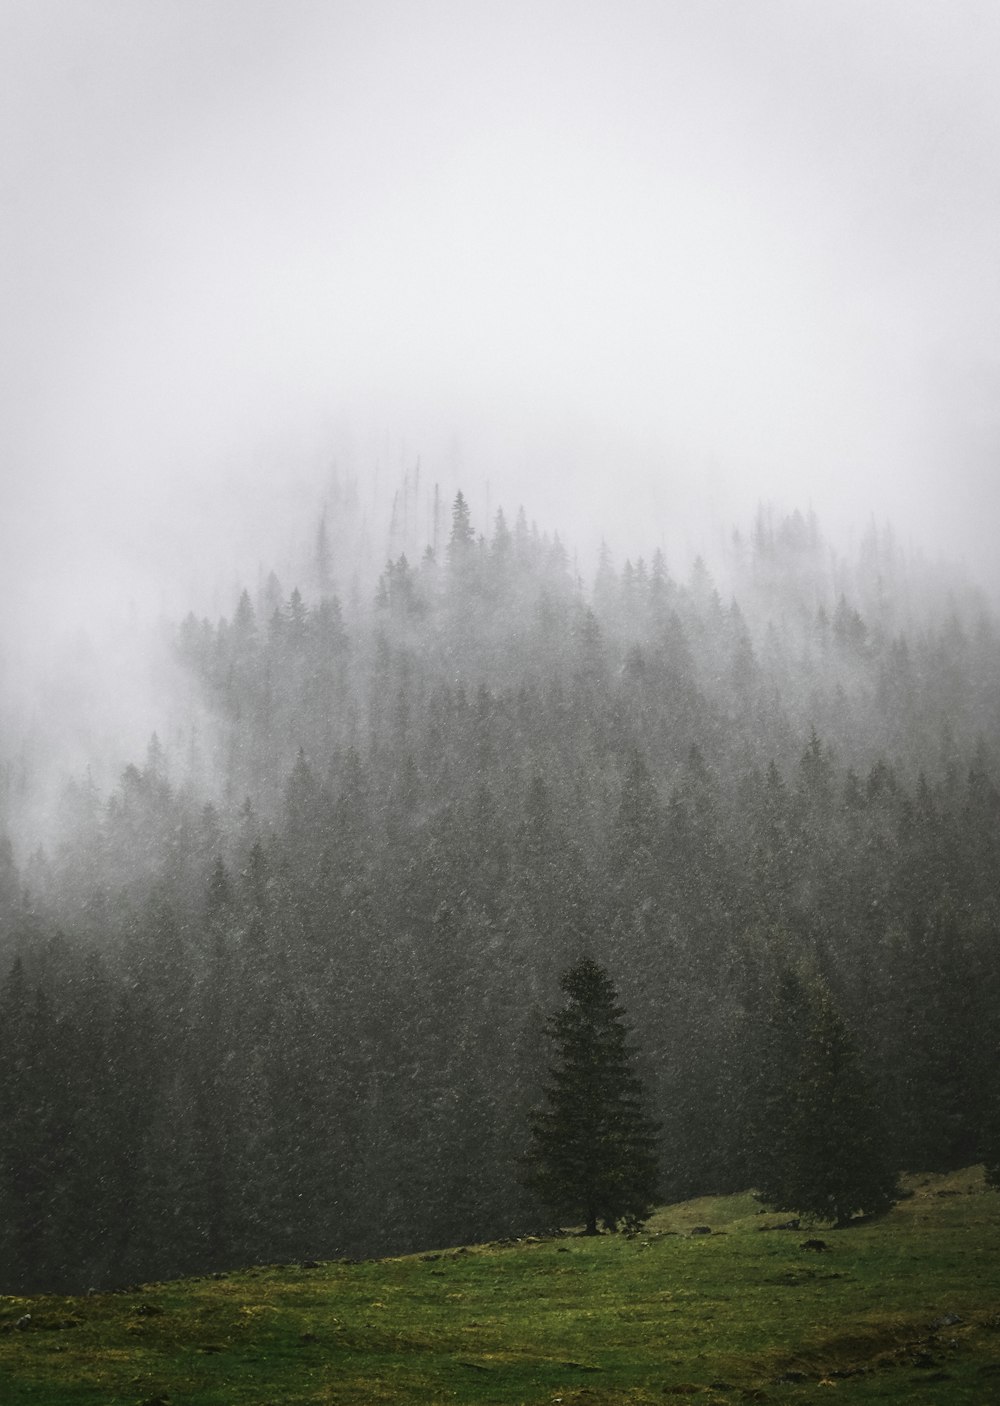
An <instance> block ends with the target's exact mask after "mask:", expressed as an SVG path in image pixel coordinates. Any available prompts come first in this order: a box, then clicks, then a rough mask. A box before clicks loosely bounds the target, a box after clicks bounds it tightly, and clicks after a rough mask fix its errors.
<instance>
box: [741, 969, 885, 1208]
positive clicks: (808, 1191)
mask: <svg viewBox="0 0 1000 1406" xmlns="http://www.w3.org/2000/svg"><path fill="white" fill-rule="evenodd" d="M762 1015H763V1019H762V1021H761V1022H760V1024H759V1025H758V1027H757V1029H756V1051H755V1055H756V1060H755V1063H754V1065H752V1067H751V1068H752V1092H751V1097H750V1116H751V1119H752V1124H751V1127H750V1129H749V1133H750V1138H751V1143H752V1153H751V1175H752V1177H753V1180H754V1184H755V1186H756V1187H757V1190H758V1193H759V1194H760V1196H761V1198H762V1199H763V1200H765V1201H766V1202H768V1203H769V1204H770V1205H772V1206H776V1207H779V1208H781V1209H783V1210H788V1211H797V1212H799V1213H800V1214H802V1215H806V1216H813V1217H817V1218H819V1219H823V1220H832V1221H834V1222H836V1223H837V1224H838V1225H843V1224H846V1223H847V1221H849V1220H850V1219H851V1217H852V1216H855V1215H873V1214H878V1213H880V1212H883V1211H886V1210H888V1209H889V1207H890V1206H891V1205H892V1204H893V1203H894V1201H895V1200H896V1197H897V1194H898V1190H897V1169H896V1166H895V1163H894V1161H893V1157H892V1149H891V1147H889V1146H887V1142H886V1127H885V1122H884V1120H883V1119H882V1118H881V1117H880V1116H879V1109H878V1105H877V1098H876V1092H875V1089H874V1086H873V1084H872V1082H871V1080H869V1079H868V1078H867V1077H866V1075H865V1073H864V1071H863V1068H862V1066H861V1061H860V1059H859V1057H858V1052H857V1049H856V1046H855V1044H854V1041H853V1040H852V1039H851V1037H850V1035H849V1033H848V1031H847V1028H846V1026H845V1025H844V1022H843V1020H842V1019H841V1017H840V1016H839V1015H838V1013H837V1011H836V1009H835V1007H834V1004H833V1001H832V999H831V996H830V993H829V991H828V990H827V988H826V987H825V985H824V984H823V983H822V982H821V981H820V980H819V979H818V978H815V977H808V976H806V975H804V974H803V973H802V972H800V971H798V970H795V969H792V968H787V967H786V968H784V969H782V970H780V971H779V973H778V975H777V977H776V979H775V984H774V989H773V991H772V993H771V995H770V1000H769V1001H768V1003H767V1005H766V1006H765V1009H764V1011H763V1012H762Z"/></svg>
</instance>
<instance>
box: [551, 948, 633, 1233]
mask: <svg viewBox="0 0 1000 1406" xmlns="http://www.w3.org/2000/svg"><path fill="white" fill-rule="evenodd" d="M560 985H561V987H562V989H563V991H564V992H565V993H566V996H567V1001H566V1005H565V1006H564V1007H563V1008H562V1009H561V1010H558V1011H556V1012H555V1013H554V1014H553V1015H552V1016H551V1017H550V1018H549V1022H548V1028H547V1033H548V1036H549V1039H550V1040H551V1042H552V1044H553V1046H554V1047H555V1055H556V1058H555V1062H554V1064H553V1065H552V1067H551V1069H550V1071H549V1073H550V1080H549V1083H548V1085H547V1086H546V1089H545V1103H544V1106H543V1107H541V1108H540V1109H538V1110H536V1111H535V1113H534V1114H533V1116H532V1121H531V1136H532V1143H533V1146H532V1151H531V1153H530V1157H529V1163H530V1168H529V1171H528V1175H527V1177H526V1183H527V1185H528V1186H529V1187H530V1188H531V1189H532V1190H533V1191H535V1192H536V1193H537V1195H538V1196H539V1197H540V1198H541V1200H542V1201H543V1202H544V1203H545V1205H546V1206H547V1207H548V1208H549V1209H550V1210H551V1211H552V1212H554V1213H555V1214H556V1215H558V1216H565V1217H567V1218H572V1219H574V1220H576V1219H580V1220H582V1221H583V1222H584V1224H585V1227H586V1233H587V1234H588V1235H596V1234H597V1233H598V1222H599V1221H602V1222H603V1223H604V1224H605V1225H606V1226H607V1227H608V1228H609V1229H614V1228H615V1227H616V1226H617V1224H618V1222H619V1221H623V1222H624V1223H625V1224H626V1225H627V1226H635V1225H639V1224H641V1223H642V1222H643V1221H644V1220H646V1219H647V1218H648V1216H649V1215H650V1212H651V1211H652V1203H653V1201H654V1200H655V1197H656V1194H657V1192H656V1181H657V1156H656V1134H657V1124H656V1123H654V1122H653V1121H652V1119H650V1118H649V1117H647V1115H646V1112H645V1091H644V1089H643V1086H642V1082H641V1080H640V1079H639V1077H638V1075H637V1074H636V1072H635V1068H634V1060H635V1051H634V1050H633V1048H632V1047H631V1046H630V1044H629V1040H628V1028H627V1026H626V1024H625V1021H624V1019H623V1017H624V1011H623V1009H622V1007H621V1006H620V1005H619V1004H618V997H617V992H616V991H615V988H614V985H613V984H612V982H611V979H610V977H609V976H608V974H607V972H606V971H605V970H604V969H603V968H602V967H600V966H598V965H597V963H596V962H594V961H593V960H592V959H591V958H589V957H585V958H583V960H582V961H580V962H578V963H577V964H576V965H575V966H573V967H571V968H570V969H569V970H568V971H567V972H565V973H564V974H563V976H562V978H561V981H560Z"/></svg>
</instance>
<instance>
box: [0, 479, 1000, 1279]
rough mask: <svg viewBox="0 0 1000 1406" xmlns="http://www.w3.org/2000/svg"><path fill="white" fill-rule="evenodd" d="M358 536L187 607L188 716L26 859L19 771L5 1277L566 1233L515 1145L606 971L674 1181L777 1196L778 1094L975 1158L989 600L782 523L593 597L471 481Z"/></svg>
mask: <svg viewBox="0 0 1000 1406" xmlns="http://www.w3.org/2000/svg"><path fill="white" fill-rule="evenodd" d="M411 526H412V525H411ZM436 535H437V534H435V536H436ZM339 550H340V544H338V540H337V538H336V535H335V534H333V533H331V532H329V531H328V529H327V524H326V521H325V519H324V521H323V522H322V523H321V524H320V526H319V530H318V532H317V533H316V536H315V540H314V548H313V550H312V551H311V554H310V555H309V557H308V560H304V562H303V566H302V575H301V579H300V581H299V582H297V583H296V582H285V583H282V582H280V581H279V580H278V579H277V578H276V577H275V576H274V575H273V574H272V575H271V576H270V577H268V578H265V579H262V580H261V581H260V582H259V583H258V584H257V585H256V586H249V587H248V588H247V589H245V590H243V591H242V592H237V593H235V597H234V599H233V600H232V604H231V608H230V611H229V613H228V615H227V616H226V618H222V619H217V620H208V619H198V618H196V617H195V616H193V615H191V616H189V617H188V618H187V619H185V620H183V621H182V622H180V623H179V624H178V625H177V626H176V628H175V630H174V633H173V642H172V648H173V650H174V652H175V656H176V659H177V660H178V661H179V664H180V666H181V668H182V669H183V672H184V675H185V677H186V679H187V680H188V682H189V685H190V689H191V693H192V696H193V697H195V698H196V699H197V703H198V709H199V714H198V716H199V719H200V725H199V728H198V729H197V730H194V729H188V730H187V731H184V728H183V727H181V726H179V727H178V729H177V730H176V731H175V732H170V731H167V732H165V733H164V734H163V736H159V735H158V736H155V737H154V738H153V739H152V740H151V741H150V744H149V748H148V752H147V754H146V755H145V756H144V757H140V758H136V759H135V760H134V762H133V763H132V764H129V765H128V766H126V767H125V769H124V771H123V772H122V774H121V776H120V779H119V781H118V784H117V785H116V786H115V787H114V789H113V790H112V791H111V792H110V793H109V794H105V793H103V792H101V791H99V790H98V789H97V787H96V786H95V785H94V784H93V783H91V782H90V781H89V779H88V777H87V776H86V775H83V776H75V777H73V778H68V779H67V781H66V785H65V787H64V789H63V795H62V801H61V804H60V809H59V815H58V816H57V817H56V820H55V822H54V824H53V828H52V834H51V836H50V837H49V838H48V839H47V841H46V843H45V845H44V847H43V848H35V847H34V846H33V845H32V846H30V847H28V848H27V850H26V841H30V836H23V835H22V834H20V833H19V831H18V828H17V827H18V818H17V817H18V808H17V804H16V802H17V793H18V786H19V785H24V784H28V783H26V782H24V779H23V778H21V779H20V780H19V779H18V777H17V775H16V768H15V767H14V766H13V765H8V766H7V768H6V772H5V778H6V790H5V808H6V814H7V818H8V828H9V830H10V835H9V838H8V839H7V840H6V841H5V843H4V848H3V851H2V853H0V1274H2V1277H3V1282H2V1283H0V1292H8V1293H9V1292H14V1291H27V1292H31V1291H37V1290H43V1289H61V1290H74V1289H81V1288H86V1287H88V1286H95V1287H98V1288H101V1287H114V1286H117V1285H121V1284H127V1283H130V1282H134V1281H137V1280H148V1279H152V1278H159V1277H166V1276H171V1275H176V1274H180V1273H182V1272H183V1273H188V1272H192V1273H193V1272H211V1271H217V1270H224V1269H226V1268H227V1267H231V1266H234V1265H239V1264H247V1263H252V1262H256V1261H289V1260H302V1259H307V1258H312V1257H323V1258H332V1257H334V1256H366V1255H370V1254H378V1253H386V1252H399V1251H404V1250H407V1249H416V1248H421V1247H427V1246H432V1245H440V1244H447V1243H458V1242H461V1241H463V1240H468V1239H473V1238H475V1239H484V1238H487V1237H493V1236H500V1235H505V1234H511V1233H517V1232H520V1231H524V1230H525V1229H529V1228H535V1227H538V1226H541V1225H544V1224H546V1223H547V1222H546V1221H545V1219H544V1217H545V1214H546V1213H545V1211H544V1210H543V1208H542V1207H541V1205H540V1203H539V1202H538V1201H536V1200H535V1199H534V1197H533V1194H532V1192H531V1190H530V1189H529V1187H528V1186H526V1184H525V1178H524V1176H523V1173H522V1164H523V1159H524V1157H525V1154H526V1151H527V1147H528V1142H529V1129H530V1123H531V1114H532V1109H533V1108H535V1107H537V1104H538V1101H539V1098H540V1096H541V1091H542V1089H543V1087H544V1085H545V1082H546V1079H547V1075H548V1071H547V1064H546V1061H547V1058H548V1051H547V1049H546V1041H545V1023H546V1017H547V1016H548V1014H549V1012H550V1011H551V1009H552V1007H553V1005H554V1004H555V1003H556V1002H557V1000H558V992H559V982H560V977H561V975H562V974H563V973H564V972H565V971H566V970H567V969H568V968H570V967H571V966H572V965H573V963H575V962H578V961H580V960H581V959H582V958H584V957H587V958H590V959H592V960H594V961H596V962H598V963H600V964H601V966H602V968H604V969H606V970H607V972H609V973H610V974H611V977H612V978H613V980H614V983H615V987H616V989H617V992H618V993H619V995H620V998H621V1002H622V1006H623V1008H624V1010H625V1011H626V1013H627V1018H628V1022H629V1026H630V1029H631V1031H632V1033H633V1035H634V1037H635V1042H636V1048H637V1050H638V1051H639V1052H640V1053H639V1055H638V1062H639V1074H640V1075H641V1078H642V1081H643V1085H644V1087H645V1088H646V1089H647V1090H648V1091H649V1102H650V1108H649V1113H650V1116H651V1119H653V1120H655V1122H656V1124H658V1125H659V1138H658V1143H657V1155H658V1159H659V1166H658V1187H659V1191H660V1194H661V1195H662V1196H663V1197H664V1198H679V1197H683V1196H687V1195H693V1194H698V1193H713V1192H722V1191H726V1190H730V1189H742V1188H745V1187H747V1186H757V1187H760V1188H763V1189H765V1190H766V1189H768V1188H774V1190H773V1199H776V1200H777V1199H780V1197H781V1194H782V1189H783V1186H784V1183H783V1182H782V1177H783V1176H786V1175H787V1167H788V1157H787V1156H785V1155H784V1153H782V1155H781V1156H780V1157H779V1156H778V1154H777V1151H776V1149H778V1150H780V1149H781V1148H782V1147H783V1146H784V1144H783V1142H782V1138H785V1139H786V1140H787V1136H788V1129H789V1126H790V1118H791V1114H790V1113H789V1105H788V1098H789V1090H790V1089H791V1088H792V1087H793V1085H794V1087H795V1090H796V1096H795V1097H796V1101H795V1114H794V1116H795V1118H796V1119H798V1120H799V1123H800V1124H801V1125H802V1126H803V1127H804V1128H806V1129H807V1130H808V1132H809V1135H810V1136H812V1135H813V1134H815V1139H814V1140H815V1141H816V1143H817V1146H819V1147H820V1148H821V1149H822V1148H825V1149H826V1152H824V1153H822V1155H829V1156H833V1155H834V1154H835V1151H836V1147H837V1144H838V1140H839V1129H838V1124H837V1122H836V1119H837V1117H841V1118H844V1119H849V1120H850V1125H851V1126H852V1127H853V1128H857V1127H859V1126H862V1125H863V1126H864V1127H866V1128H868V1129H870V1139H869V1140H870V1144H871V1146H872V1147H875V1146H877V1147H878V1148H879V1149H880V1155H881V1156H882V1160H883V1162H884V1163H885V1165H887V1166H888V1165H891V1167H892V1168H893V1169H894V1170H899V1169H903V1168H906V1169H910V1170H925V1169H926V1170H932V1169H933V1170H944V1169H948V1168H953V1167H956V1166H961V1165H964V1164H966V1163H969V1162H972V1161H975V1160H977V1159H979V1158H981V1157H983V1156H986V1157H987V1160H990V1158H991V1155H992V1153H991V1147H992V1144H991V1139H992V1140H993V1141H994V1142H995V1141H996V1129H997V1127H998V1126H1000V1120H998V1119H997V1116H996V1108H995V1100H996V1092H997V1075H996V1071H997V1051H998V1038H1000V1028H998V1023H1000V942H998V938H1000V931H998V925H1000V886H998V879H1000V863H998V860H1000V790H998V781H1000V771H998V765H1000V627H998V621H997V617H996V615H995V614H994V613H993V612H992V609H991V608H990V606H989V605H988V603H987V602H986V601H985V600H984V599H983V598H982V597H981V596H979V595H978V594H977V593H976V592H975V591H974V590H973V589H971V588H968V587H966V586H963V585H961V584H956V583H955V582H954V581H952V580H951V579H950V578H948V577H947V575H946V574H945V573H944V572H943V571H941V570H938V569H932V568H930V567H929V566H927V565H926V564H921V563H920V562H919V561H916V560H914V559H913V558H912V557H910V556H908V555H907V554H906V553H904V552H903V551H902V550H901V549H900V548H899V547H898V546H897V545H896V544H895V543H894V541H893V539H892V537H891V534H890V533H889V532H888V531H882V530H876V529H871V530H870V531H869V532H868V533H867V534H866V535H865V536H864V537H863V538H862V540H861V542H860V545H859V546H858V547H857V549H856V550H855V551H853V552H852V553H851V554H849V555H847V556H839V555H837V554H836V553H835V552H834V551H833V549H832V548H831V547H830V546H829V544H828V543H827V542H826V541H825V540H824V538H823V535H822V533H821V530H820V527H819V525H818V524H817V523H816V522H815V521H814V520H813V519H812V518H805V517H803V516H801V515H800V514H797V513H796V514H793V515H792V516H790V517H787V518H776V517H774V516H773V515H770V514H767V513H763V512H762V513H761V514H760V515H759V517H758V519H757V521H756V523H755V524H754V525H753V527H752V528H751V529H750V530H749V531H748V532H746V533H742V534H739V533H738V534H734V536H733V538H732V540H731V541H730V543H729V546H728V548H727V551H726V553H725V560H724V561H723V562H722V563H721V565H720V567H719V568H718V569H717V571H716V574H714V575H713V571H710V569H709V568H708V567H707V566H706V565H705V564H704V563H703V562H702V561H701V560H700V559H699V560H698V561H696V562H695V565H694V567H693V569H691V570H689V569H687V568H685V569H684V570H683V571H681V570H679V569H678V568H677V567H676V566H675V565H674V564H673V563H671V562H669V561H666V560H664V557H663V555H662V554H661V553H659V552H657V553H654V554H653V555H651V556H649V557H648V558H646V559H645V560H641V559H639V558H638V557H633V558H632V559H631V560H629V561H625V562H623V563H621V562H619V563H616V562H615V561H613V560H612V559H611V557H610V555H609V554H607V553H604V554H603V555H602V557H601V559H600V561H599V563H598V564H597V567H596V571H590V572H588V573H587V574H586V579H582V578H583V573H582V572H581V571H580V570H579V569H578V567H577V565H576V563H575V561H574V559H573V557H572V556H571V554H570V552H569V551H568V550H567V549H566V548H564V547H563V545H562V544H561V543H560V540H559V538H558V537H557V536H550V535H548V534H547V533H540V532H539V531H538V530H537V528H535V527H533V526H530V525H529V523H528V522H527V520H526V519H525V516H524V514H523V513H521V514H518V515H517V516H516V517H515V518H513V519H511V520H510V521H508V520H507V519H506V518H505V517H504V514H503V513H502V512H499V513H497V514H496V515H495V518H494V520H493V521H492V522H489V523H488V524H482V525H480V524H474V523H473V522H472V520H471V517H470V513H469V509H468V506H467V504H466V502H465V500H464V498H463V497H462V496H461V494H459V495H458V497H457V498H456V499H455V502H454V505H453V508H452V514H451V524H450V528H447V529H446V530H443V531H442V532H441V534H440V540H439V541H437V543H436V544H435V542H434V541H432V542H431V543H430V545H429V546H427V549H426V551H422V553H421V550H419V549H418V550H417V551H416V552H414V553H413V559H412V560H409V559H408V558H407V556H406V554H405V553H402V552H401V553H399V554H397V555H394V556H393V557H392V558H391V559H390V560H389V561H387V563H386V564H385V567H384V570H383V571H382V572H381V575H380V576H379V578H378V580H377V583H375V584H374V588H373V589H372V588H370V587H367V586H364V584H363V583H362V584H361V585H359V583H358V578H357V577H356V576H353V577H352V576H351V575H350V574H349V573H348V572H347V570H346V567H345V566H344V565H343V563H342V562H341V561H340V560H339V559H338V551H339ZM723 581H724V583H725V584H722V583H723ZM29 780H30V778H29ZM803 1051H805V1055H803ZM831 1052H832V1053H831ZM834 1056H836V1058H837V1059H838V1060H839V1061H840V1066H842V1067H844V1068H849V1069H850V1070H851V1071H852V1074H851V1078H852V1080H853V1082H851V1084H850V1088H849V1090H848V1094H849V1096H845V1097H843V1098H839V1097H838V1098H837V1099H832V1100H831V1098H829V1097H825V1096H824V1092H823V1091H824V1089H825V1088H827V1087H828V1086H829V1085H830V1080H831V1079H832V1078H833V1077H834V1074H833V1073H831V1068H830V1060H831V1059H833V1058H834ZM840 1066H838V1067H840ZM810 1071H811V1072H810ZM838 1110H839V1111H838ZM991 1129H992V1130H993V1131H992V1132H991V1131H990V1130H991ZM790 1155H791V1154H790V1153H789V1154H788V1156H790ZM886 1158H887V1159H888V1161H886ZM992 1160H993V1161H994V1162H996V1161H997V1160H1000V1159H998V1158H997V1157H996V1156H992ZM880 1174H881V1173H880ZM845 1204H846V1203H845ZM814 1209H816V1210H817V1211H818V1210H821V1209H822V1207H821V1206H819V1207H815V1208H814ZM833 1209H834V1210H836V1211H837V1213H838V1214H839V1212H840V1210H841V1209H843V1207H841V1206H840V1205H839V1204H838V1206H837V1207H834V1208H833ZM847 1209H848V1210H849V1209H850V1207H849V1205H848V1206H847ZM831 1216H832V1213H831Z"/></svg>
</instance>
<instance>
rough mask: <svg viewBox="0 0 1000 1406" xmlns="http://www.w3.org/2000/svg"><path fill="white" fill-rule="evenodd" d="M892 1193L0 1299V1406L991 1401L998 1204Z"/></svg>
mask: <svg viewBox="0 0 1000 1406" xmlns="http://www.w3.org/2000/svg"><path fill="white" fill-rule="evenodd" d="M906 1185H907V1189H908V1192H909V1193H910V1194H909V1195H908V1196H907V1198H906V1199H905V1200H903V1201H902V1202H900V1204H899V1205H898V1206H897V1207H896V1208H895V1209H894V1210H893V1211H892V1212H891V1213H890V1214H889V1215H887V1216H885V1217H884V1218H882V1219H880V1220H877V1221H872V1222H870V1223H867V1224H862V1225H857V1226H853V1227H851V1228H849V1229H847V1230H841V1231H835V1230H829V1229H826V1228H824V1227H822V1226H818V1227H817V1226H807V1225H803V1226H802V1227H800V1228H799V1229H798V1230H795V1229H778V1228H774V1227H777V1226H778V1225H779V1224H780V1223H782V1222H783V1221H785V1220H787V1217H783V1216H782V1215H780V1214H774V1213H770V1212H768V1213H761V1210H760V1207H759V1205H758V1204H757V1202H756V1201H754V1199H753V1198H752V1197H751V1196H750V1195H745V1196H733V1197H721V1198H718V1197H717V1198H703V1199H700V1200H696V1201H690V1202H685V1203H683V1204H681V1205H676V1206H669V1207H665V1208H664V1209H662V1210H661V1211H660V1212H659V1213H658V1214H657V1215H656V1216H655V1217H654V1219H653V1220H652V1221H651V1222H650V1223H649V1224H648V1225H647V1227H646V1228H645V1231H644V1233H642V1234H641V1235H639V1236H637V1237H635V1238H633V1239H628V1238H625V1237H623V1236H619V1235H615V1236H610V1235H605V1236H601V1237H600V1238H598V1239H587V1238H585V1237H582V1236H579V1235H565V1236H560V1237H556V1238H551V1239H540V1240H535V1239H526V1240H522V1241H519V1242H517V1243H513V1244H508V1243H503V1244H487V1245H470V1246H462V1247H458V1248H455V1249H450V1250H442V1251H440V1252H434V1253H426V1254H420V1255H408V1256H404V1257H400V1258H395V1259H384V1260H374V1261H367V1262H364V1263H353V1264H352V1263H344V1262H330V1263H321V1264H316V1265H310V1266H298V1265H284V1266H273V1267H266V1268H264V1267H262V1268H252V1269H247V1270H243V1271H239V1272H232V1273H229V1274H226V1275H219V1276H213V1277H211V1278H202V1279H187V1280H178V1281H175V1282H171V1283H164V1284H145V1285H142V1286H141V1287H139V1288H136V1289H133V1290H129V1291H128V1292H117V1293H107V1294H91V1295H90V1296H87V1297H82V1298H65V1297H54V1296H44V1297H43V1296H38V1297H33V1298H13V1297H6V1298H3V1297H0V1406H268V1404H270V1406H307V1403H308V1406H318V1404H319V1403H331V1404H332V1403H338V1404H339V1403H350V1404H351V1406H353V1404H354V1403H357V1406H361V1404H362V1403H366V1404H367V1403H378V1402H387V1403H388V1402H391V1403H400V1404H401V1406H409V1403H414V1406H415V1404H416V1403H422V1404H423V1403H426V1404H427V1406H430V1403H443V1402H469V1403H484V1404H485V1403H497V1406H500V1403H511V1404H512V1406H513V1403H521V1402H523V1403H530V1404H531V1406H541V1403H554V1406H611V1404H612V1403H648V1402H668V1401H671V1400H681V1399H684V1398H690V1399H692V1400H696V1401H699V1402H702V1403H705V1404H706V1406H708V1403H715V1404H716V1406H723V1403H736V1402H748V1401H773V1402H781V1403H786V1406H803V1404H804V1403H812V1402H829V1403H830V1406H836V1403H844V1404H845V1406H846V1403H859V1404H860V1403H869V1402H870V1403H875V1402H883V1403H884V1402H898V1403H907V1406H937V1404H938V1403H941V1406H943V1404H944V1403H952V1402H954V1403H963V1404H964V1403H968V1406H989V1403H991V1402H1000V1194H998V1193H996V1192H993V1191H990V1190H987V1189H986V1188H985V1187H984V1184H983V1180H982V1174H981V1170H980V1169H970V1170H966V1171H963V1172H959V1173H954V1174H952V1175H949V1176H930V1175H928V1176H913V1177H909V1178H907V1181H906ZM706 1227H707V1228H708V1229H710V1231H711V1233H710V1234H709V1233H705V1228H706ZM696 1228H697V1229H696ZM809 1240H819V1241H822V1242H824V1243H825V1245H826V1246H827V1248H825V1249H819V1248H805V1245H806V1242H807V1241H809Z"/></svg>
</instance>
